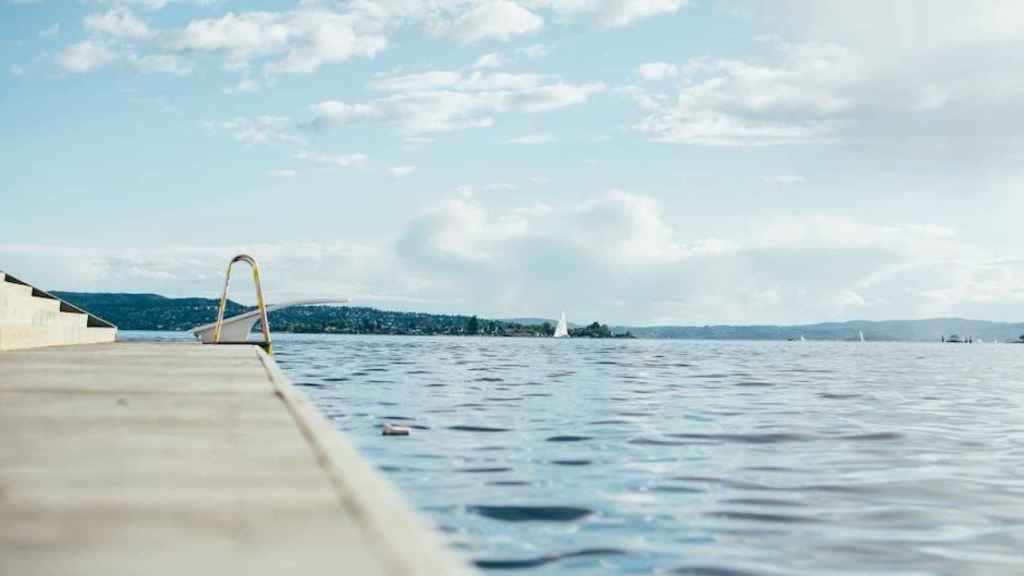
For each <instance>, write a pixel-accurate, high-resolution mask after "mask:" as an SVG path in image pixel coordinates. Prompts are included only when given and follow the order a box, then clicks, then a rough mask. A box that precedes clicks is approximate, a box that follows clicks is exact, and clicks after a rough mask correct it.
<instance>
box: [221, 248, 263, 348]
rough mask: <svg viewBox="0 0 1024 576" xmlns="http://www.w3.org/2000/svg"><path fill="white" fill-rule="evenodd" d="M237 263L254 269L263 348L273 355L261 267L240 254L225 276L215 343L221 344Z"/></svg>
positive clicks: (232, 262)
mask: <svg viewBox="0 0 1024 576" xmlns="http://www.w3.org/2000/svg"><path fill="white" fill-rule="evenodd" d="M235 262H245V263H246V264H248V265H249V267H250V268H252V280H253V283H254V284H256V309H257V310H259V314H260V329H261V330H262V332H263V347H264V348H266V350H267V353H268V354H273V353H274V352H273V347H272V345H271V343H270V324H269V323H267V304H266V301H265V300H264V299H263V284H262V283H261V282H260V265H259V264H257V263H256V259H255V258H253V257H252V256H249V255H248V254H239V255H238V256H235V257H234V258H232V259H231V262H229V263H228V271H227V274H225V276H224V293H223V294H222V295H221V297H220V306H219V307H218V309H217V323H216V325H215V326H214V328H213V343H214V344H219V343H220V331H221V327H222V326H223V325H224V308H225V307H226V306H227V302H228V286H229V285H230V284H231V267H232V266H234V265H235Z"/></svg>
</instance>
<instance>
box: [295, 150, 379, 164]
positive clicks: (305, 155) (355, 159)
mask: <svg viewBox="0 0 1024 576" xmlns="http://www.w3.org/2000/svg"><path fill="white" fill-rule="evenodd" d="M295 158H297V159H299V160H309V161H310V162H313V163H314V164H319V165H321V166H330V167H333V168H365V167H366V164H367V162H369V157H368V156H367V155H366V154H362V153H355V154H334V155H332V154H320V153H314V152H309V151H306V150H300V151H299V152H297V153H295Z"/></svg>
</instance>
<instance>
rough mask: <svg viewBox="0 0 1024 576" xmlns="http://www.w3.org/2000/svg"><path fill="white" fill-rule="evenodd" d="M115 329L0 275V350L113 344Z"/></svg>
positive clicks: (21, 283) (85, 313) (49, 295)
mask: <svg viewBox="0 0 1024 576" xmlns="http://www.w3.org/2000/svg"><path fill="white" fill-rule="evenodd" d="M116 337H117V327H115V326H114V325H113V324H111V323H110V322H107V321H106V320H103V319H102V318H98V317H96V316H94V315H92V314H89V313H88V312H86V311H84V310H82V309H80V308H77V307H75V306H72V305H71V304H68V303H67V302H64V301H63V300H61V299H59V298H57V297H56V296H53V295H52V294H49V293H47V292H44V291H42V290H40V289H38V288H34V287H33V286H30V285H29V284H27V283H25V282H23V281H21V280H19V279H17V278H15V277H13V276H11V275H9V274H5V273H4V272H0V350H19V349H24V348H38V347H41V346H63V345H70V344H96V343H100V342H113V341H114V339H115V338H116Z"/></svg>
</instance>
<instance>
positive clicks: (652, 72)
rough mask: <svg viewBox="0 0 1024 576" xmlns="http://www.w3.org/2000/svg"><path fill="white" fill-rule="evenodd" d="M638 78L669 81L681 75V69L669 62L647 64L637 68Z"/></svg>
mask: <svg viewBox="0 0 1024 576" xmlns="http://www.w3.org/2000/svg"><path fill="white" fill-rule="evenodd" d="M635 74H636V76H637V77H638V78H640V79H641V80H651V81H657V80H667V79H669V78H675V77H676V76H677V75H678V74H679V68H678V67H677V66H676V65H675V64H670V63H668V62H647V63H645V64H641V65H639V66H637V67H636V72H635Z"/></svg>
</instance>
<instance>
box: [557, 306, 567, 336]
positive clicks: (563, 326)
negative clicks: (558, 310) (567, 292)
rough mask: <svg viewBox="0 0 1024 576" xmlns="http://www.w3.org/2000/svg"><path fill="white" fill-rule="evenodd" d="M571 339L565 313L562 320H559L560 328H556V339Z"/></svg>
mask: <svg viewBox="0 0 1024 576" xmlns="http://www.w3.org/2000/svg"><path fill="white" fill-rule="evenodd" d="M568 337H569V324H568V323H567V322H566V321H565V312H562V318H561V319H559V320H558V326H556V327H555V338H568Z"/></svg>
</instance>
